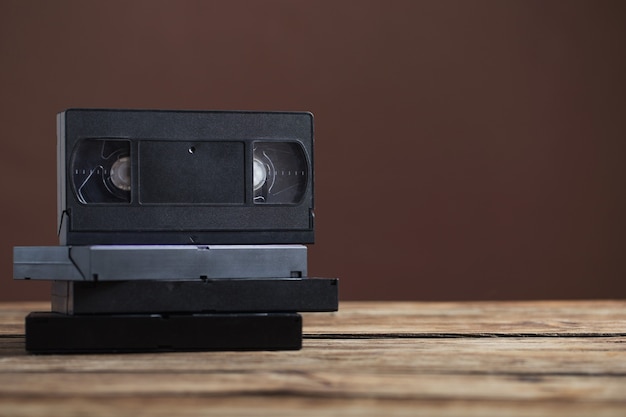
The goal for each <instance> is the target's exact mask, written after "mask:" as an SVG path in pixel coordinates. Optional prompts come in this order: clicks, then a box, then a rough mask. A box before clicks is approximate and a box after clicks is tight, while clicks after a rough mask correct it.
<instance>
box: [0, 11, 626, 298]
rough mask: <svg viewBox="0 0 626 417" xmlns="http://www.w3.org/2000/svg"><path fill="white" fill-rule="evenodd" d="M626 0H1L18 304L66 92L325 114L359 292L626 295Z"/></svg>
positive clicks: (322, 171) (330, 247) (42, 241)
mask: <svg viewBox="0 0 626 417" xmlns="http://www.w3.org/2000/svg"><path fill="white" fill-rule="evenodd" d="M624 22H626V3H624V2H621V1H614V2H611V1H595V0H594V1H586V2H584V1H513V0H509V1H498V0H494V1H482V0H477V1H464V0H461V1H449V0H443V1H439V0H433V1H387V0H381V1H364V0H360V1H335V0H333V1H306V2H305V1H294V0H285V1H276V0H267V1H168V2H166V1H110V0H107V1H88V2H84V1H54V2H46V1H22V0H19V1H5V0H2V1H0V92H1V93H0V141H1V142H0V143H1V144H2V147H3V148H2V150H1V151H0V190H1V191H2V205H1V206H0V210H1V211H0V218H1V219H2V222H3V228H2V237H1V238H0V244H1V248H0V300H12V299H13V300H18V299H20V300H21V299H45V298H47V297H48V294H47V291H48V285H47V284H46V283H34V282H13V281H12V279H11V273H12V272H11V256H12V253H11V251H12V247H13V246H14V245H53V244H56V224H55V222H56V218H55V217H56V173H55V169H56V168H55V146H56V138H55V114H56V113H57V112H58V111H61V110H63V109H65V108H67V107H122V108H167V109H170V108H171V109H255V110H310V111H312V112H314V113H315V115H316V173H317V177H316V181H317V189H316V192H317V195H316V205H317V210H316V214H317V225H318V229H317V232H318V233H317V244H316V245H314V246H313V247H311V249H310V252H309V253H310V257H309V263H310V271H309V272H310V273H311V274H312V275H313V274H316V275H319V276H339V277H340V278H341V279H342V281H341V282H342V283H341V295H342V298H343V299H525V298H604V297H613V298H624V297H626V279H625V278H626V256H625V255H626V253H625V249H626V218H625V217H626V216H625V214H626V187H625V185H626V184H625V183H626V164H625V163H624V162H625V154H626V24H625V23H624Z"/></svg>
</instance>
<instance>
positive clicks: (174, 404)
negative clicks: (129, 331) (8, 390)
mask: <svg viewBox="0 0 626 417" xmlns="http://www.w3.org/2000/svg"><path fill="white" fill-rule="evenodd" d="M113 415H114V416H116V417H127V416H128V417H144V416H146V417H171V416H177V417H196V416H225V417H232V416H273V417H293V416H299V417H314V416H329V415H331V416H362V417H380V416H430V417H450V416H467V417H502V416H510V417H516V416H526V417H527V416H551V417H589V416H594V417H623V416H624V407H623V405H622V404H614V403H591V402H589V403H577V402H574V403H570V402H567V401H555V402H547V401H525V400H524V401H506V402H501V401H461V400H452V401H448V400H395V399H394V400H385V399H377V398H347V399H346V398H319V397H304V398H303V397H290V396H286V395H281V396H280V397H264V396H247V395H238V396H236V397H212V396H193V395H177V396H169V395H165V396H163V395H160V396H145V397H130V396H120V397H113V398H111V397H91V396H81V397H72V398H69V397H56V396H55V395H54V394H51V395H49V396H48V397H43V396H40V397H36V398H30V397H23V398H3V397H2V396H0V416H7V417H8V416H11V417H74V416H90V417H105V416H106V417H108V416H113Z"/></svg>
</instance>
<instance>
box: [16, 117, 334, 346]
mask: <svg viewBox="0 0 626 417" xmlns="http://www.w3.org/2000/svg"><path fill="white" fill-rule="evenodd" d="M57 126H58V130H57V139H58V221H59V240H60V245H59V246H28V247H15V248H14V262H13V268H14V279H32V280H51V281H52V300H51V301H52V309H51V310H52V311H50V312H33V313H30V314H29V315H28V316H27V317H26V350H27V351H29V352H33V353H83V352H84V353H89V352H153V351H187V350H293V349H299V348H301V346H302V317H301V315H300V314H298V313H300V312H330V311H336V310H337V308H338V280H337V279H336V278H311V277H308V274H307V247H306V246H305V245H306V244H309V243H313V240H314V213H313V184H314V180H313V179H314V177H313V117H312V115H311V114H310V113H301V112H234V111H163V110H102V109H71V110H66V111H65V112H63V113H60V114H59V115H58V116H57Z"/></svg>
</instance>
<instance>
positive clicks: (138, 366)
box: [0, 337, 626, 386]
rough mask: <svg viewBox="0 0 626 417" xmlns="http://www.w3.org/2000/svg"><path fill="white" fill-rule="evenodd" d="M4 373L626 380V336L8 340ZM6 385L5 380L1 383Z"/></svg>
mask: <svg viewBox="0 0 626 417" xmlns="http://www.w3.org/2000/svg"><path fill="white" fill-rule="evenodd" d="M0 341H1V343H0V355H1V357H2V361H0V374H5V373H15V374H17V373H21V372H34V373H45V372H59V373H88V372H92V373H94V372H100V371H106V372H107V373H118V372H120V373H124V372H137V373H140V374H149V373H151V372H157V373H159V372H160V373H165V372H172V373H176V372H183V373H185V372H186V373H190V372H224V373H228V372H244V371H246V370H251V369H254V370H255V371H259V372H271V371H278V370H282V372H285V373H288V372H290V371H294V372H309V371H310V372H325V371H327V370H328V369H332V370H333V371H334V372H353V371H355V370H364V369H367V370H368V372H371V373H373V374H377V373H379V372H380V373H420V372H426V373H441V374H446V375H450V374H484V373H496V374H504V375H513V374H519V375H530V376H535V375H539V376H541V375H555V376H559V375H566V376H567V375H580V376H581V377H584V376H588V377H595V376H614V377H626V337H615V338H567V339H561V338H470V339H466V338H458V339H371V340H360V339H343V340H342V339H340V340H320V339H313V340H305V341H304V347H303V349H302V350H301V351H289V352H180V353H158V354H131V355H119V354H109V355H29V354H27V353H26V352H24V349H23V346H24V345H23V339H19V338H12V339H9V340H6V339H0ZM0 386H1V384H0Z"/></svg>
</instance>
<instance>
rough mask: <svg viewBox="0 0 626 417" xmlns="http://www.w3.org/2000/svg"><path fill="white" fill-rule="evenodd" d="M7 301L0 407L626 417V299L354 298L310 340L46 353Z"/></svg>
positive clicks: (325, 316)
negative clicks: (267, 345) (266, 345)
mask: <svg viewBox="0 0 626 417" xmlns="http://www.w3.org/2000/svg"><path fill="white" fill-rule="evenodd" d="M46 309H48V306H47V305H46V304H44V303H13V304H0V415H7V416H25V415H35V416H47V417H49V416H63V417H69V416H76V415H88V416H92V417H93V416H101V415H102V416H103V415H115V416H126V415H127V416H143V415H145V416H167V417H180V416H199V415H220V416H238V415H263V416H316V415H358V416H388V415H420V414H421V415H428V416H450V415H465V416H473V415H476V416H492V415H493V416H503V415H549V416H579V415H580V416H626V301H568V302H480V303H478V302H471V303H386V302H344V303H341V305H340V312H338V313H316V314H306V315H304V323H305V326H304V331H305V334H306V336H305V340H304V348H303V349H302V350H301V351H296V352H294V351H291V352H197V353H160V354H116V355H66V356H63V355H52V356H37V355H28V354H26V353H25V352H24V338H23V317H24V315H25V314H26V313H27V312H30V311H34V310H46Z"/></svg>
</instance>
